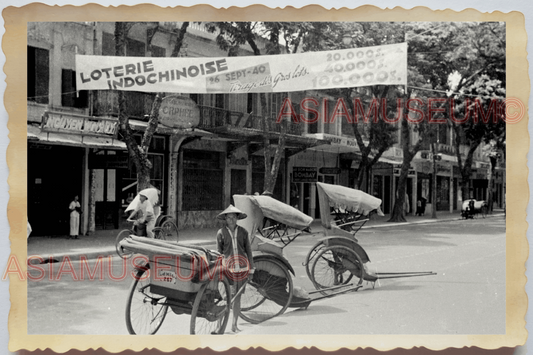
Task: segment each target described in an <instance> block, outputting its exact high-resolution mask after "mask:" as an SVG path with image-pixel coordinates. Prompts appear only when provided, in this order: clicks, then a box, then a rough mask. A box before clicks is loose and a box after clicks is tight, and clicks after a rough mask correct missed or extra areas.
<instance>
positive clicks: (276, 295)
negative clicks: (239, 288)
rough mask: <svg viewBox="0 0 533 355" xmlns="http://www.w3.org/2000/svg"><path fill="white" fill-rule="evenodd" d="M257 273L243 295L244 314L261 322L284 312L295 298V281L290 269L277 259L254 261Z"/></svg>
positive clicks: (244, 317) (248, 319)
mask: <svg viewBox="0 0 533 355" xmlns="http://www.w3.org/2000/svg"><path fill="white" fill-rule="evenodd" d="M254 265H255V272H254V274H253V277H252V279H251V280H250V281H249V282H248V283H247V284H246V286H245V289H244V291H243V293H242V295H241V311H240V316H241V318H242V319H244V320H245V321H247V322H249V323H252V324H258V323H261V322H264V321H265V320H267V319H270V318H273V317H275V316H278V315H280V314H283V312H285V310H286V309H287V307H289V304H290V303H291V300H292V295H293V283H292V278H291V275H290V273H289V270H288V269H287V267H286V266H285V265H283V264H282V263H281V262H280V261H278V260H276V259H274V258H260V259H258V260H254Z"/></svg>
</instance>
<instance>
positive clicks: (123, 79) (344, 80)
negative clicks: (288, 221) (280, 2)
mask: <svg viewBox="0 0 533 355" xmlns="http://www.w3.org/2000/svg"><path fill="white" fill-rule="evenodd" d="M76 73H78V74H77V76H76V85H77V89H78V90H129V91H144V92H180V93H248V92H289V91H302V90H313V89H329V88H339V87H356V86H367V85H377V84H379V85H406V84H407V43H398V44H389V45H383V46H375V47H364V48H354V49H343V50H335V51H325V52H307V53H298V54H282V55H268V56H247V57H227V58H183V57H180V58H150V57H146V58H139V57H111V56H93V55H76Z"/></svg>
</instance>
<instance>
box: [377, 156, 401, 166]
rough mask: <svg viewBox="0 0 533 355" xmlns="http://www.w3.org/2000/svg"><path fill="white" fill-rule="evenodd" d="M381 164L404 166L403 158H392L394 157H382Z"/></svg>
mask: <svg viewBox="0 0 533 355" xmlns="http://www.w3.org/2000/svg"><path fill="white" fill-rule="evenodd" d="M379 162H380V163H387V164H394V165H396V164H402V163H403V158H396V159H395V158H392V157H383V156H382V157H380V158H379Z"/></svg>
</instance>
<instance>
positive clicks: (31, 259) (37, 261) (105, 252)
mask: <svg viewBox="0 0 533 355" xmlns="http://www.w3.org/2000/svg"><path fill="white" fill-rule="evenodd" d="M184 244H194V245H199V246H207V245H212V244H213V241H206V240H200V241H197V242H194V243H191V242H190V241H187V242H186V243H184ZM109 256H112V257H118V255H117V252H116V251H115V247H109V248H105V249H99V250H88V251H77V252H65V253H57V254H51V255H46V256H43V255H37V254H34V255H30V256H28V258H27V260H26V263H27V264H28V265H42V264H48V263H51V262H52V263H56V262H61V261H63V260H65V259H66V258H68V259H70V260H71V261H81V260H94V259H98V258H99V257H109ZM82 257H83V258H82Z"/></svg>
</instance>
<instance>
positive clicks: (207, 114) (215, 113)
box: [198, 106, 303, 135]
mask: <svg viewBox="0 0 533 355" xmlns="http://www.w3.org/2000/svg"><path fill="white" fill-rule="evenodd" d="M199 108H200V124H199V125H198V128H201V129H213V128H219V127H230V128H236V129H239V128H241V129H255V130H259V131H262V130H263V127H262V120H263V117H262V116H257V115H248V114H245V113H242V112H237V111H229V110H225V109H221V108H217V107H211V106H199ZM268 120H270V122H271V124H270V131H271V132H276V133H280V132H281V124H277V123H276V122H275V121H276V119H275V118H274V117H269V118H268ZM302 132H303V127H302V124H295V123H292V122H291V123H290V124H289V125H288V127H287V133H288V134H293V135H301V134H302Z"/></svg>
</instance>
